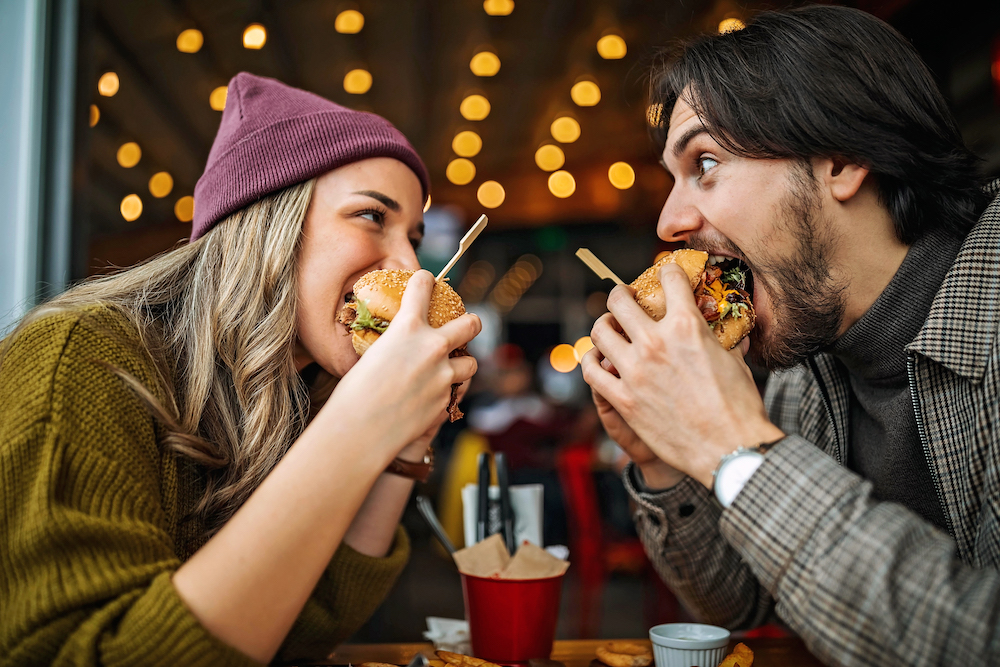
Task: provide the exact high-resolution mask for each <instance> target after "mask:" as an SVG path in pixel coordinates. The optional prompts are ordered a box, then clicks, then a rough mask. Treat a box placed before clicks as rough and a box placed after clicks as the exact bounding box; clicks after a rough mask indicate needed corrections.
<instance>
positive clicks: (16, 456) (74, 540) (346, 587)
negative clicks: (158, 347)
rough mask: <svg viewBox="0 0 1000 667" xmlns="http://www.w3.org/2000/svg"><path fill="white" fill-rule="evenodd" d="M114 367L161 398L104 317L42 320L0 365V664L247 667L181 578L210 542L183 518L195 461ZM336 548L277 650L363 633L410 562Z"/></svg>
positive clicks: (194, 488)
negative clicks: (162, 437) (176, 448)
mask: <svg viewBox="0 0 1000 667" xmlns="http://www.w3.org/2000/svg"><path fill="white" fill-rule="evenodd" d="M101 362H103V363H104V364H110V365H111V366H114V367H116V368H119V369H122V370H124V371H126V372H128V373H131V374H132V375H133V376H134V377H135V378H137V379H138V380H140V381H141V382H142V383H143V384H144V385H146V386H147V387H148V388H149V389H150V390H151V391H153V393H154V394H155V395H157V396H162V393H161V390H159V389H158V384H157V382H156V381H155V377H156V376H155V371H154V367H153V365H152V362H151V360H150V359H149V357H148V356H147V355H146V354H145V352H143V351H142V348H141V347H140V346H139V345H138V335H137V332H136V331H135V329H134V328H132V327H131V326H130V325H129V324H128V323H127V321H126V320H125V319H124V318H123V317H122V316H120V315H118V314H115V313H113V312H112V311H110V310H107V309H103V308H91V309H88V310H86V311H84V313H82V314H58V315H50V316H47V317H44V318H42V319H40V320H38V321H35V322H33V323H32V324H30V325H29V326H28V327H26V328H25V329H24V330H23V331H22V332H20V333H19V334H18V336H17V338H16V339H15V340H14V343H13V345H12V346H11V348H10V351H9V353H8V355H7V357H6V358H5V359H4V360H3V364H2V366H0V499H2V504H0V666H3V667H6V666H8V665H11V666H12V665H18V666H21V665H50V664H53V665H123V666H125V665H128V666H133V665H170V666H174V665H211V666H212V667H219V666H221V665H250V664H256V663H254V662H253V661H252V660H250V659H249V658H247V657H245V656H244V655H242V654H241V653H239V652H238V651H236V650H234V649H232V648H230V647H229V646H227V645H225V644H223V643H222V642H221V641H219V640H218V639H216V638H215V637H213V636H212V635H211V634H209V633H208V632H207V631H206V630H205V629H204V628H203V627H202V626H201V625H200V624H199V623H198V621H197V620H196V619H195V617H194V616H193V615H192V614H191V612H190V611H188V609H187V608H186V607H185V605H184V603H183V602H182V601H181V599H180V597H178V595H177V592H176V590H175V589H174V587H173V584H172V582H171V575H172V574H173V572H174V571H175V570H176V569H177V568H178V567H179V566H180V564H181V563H182V562H184V560H186V559H187V558H189V557H190V555H191V554H192V553H194V551H196V550H197V548H198V547H200V546H201V544H202V543H203V541H204V537H203V536H202V532H203V531H202V526H201V525H200V523H199V522H198V521H197V520H185V516H186V515H188V513H189V511H190V509H191V507H193V505H194V503H195V502H196V501H197V499H198V497H199V495H200V492H201V490H202V489H203V488H204V487H203V481H202V476H201V474H200V471H199V469H198V467H197V466H196V465H194V464H193V463H191V462H190V461H189V460H188V459H185V458H181V457H179V456H177V455H176V454H174V453H173V452H170V451H164V450H163V449H161V448H160V447H158V446H157V433H158V428H159V426H158V424H157V423H156V422H155V421H154V420H153V419H152V418H151V417H150V416H149V413H148V412H147V411H146V409H145V408H144V406H143V404H142V403H141V402H140V401H139V399H138V398H137V396H136V395H135V394H134V393H133V392H132V391H131V390H129V389H128V388H127V387H126V386H125V385H124V383H123V382H122V381H121V380H120V379H119V378H118V377H117V376H115V375H114V374H112V373H111V372H110V371H109V370H107V369H106V367H104V366H102V364H101ZM408 554H409V543H408V541H407V539H406V534H405V533H404V532H403V531H402V530H401V529H400V531H399V532H398V533H397V538H396V542H395V546H394V547H393V550H392V552H391V553H390V554H389V555H388V556H387V557H386V558H371V557H368V556H363V555H361V554H359V553H357V552H356V551H354V550H352V549H351V548H350V547H347V546H343V545H342V546H341V547H340V549H339V550H338V551H337V553H336V554H335V555H334V557H333V559H332V560H331V562H330V565H329V566H328V568H327V570H326V572H325V573H324V574H323V576H322V578H321V580H320V582H319V584H318V585H317V587H316V590H315V591H314V592H313V595H312V597H311V598H310V599H309V601H308V602H307V604H306V606H305V608H304V609H303V611H302V613H301V615H300V616H299V619H298V620H297V622H296V624H295V626H294V627H293V629H292V631H291V633H290V634H289V636H288V638H287V639H286V641H285V644H284V646H283V647H282V649H281V652H280V653H279V659H280V660H294V659H299V658H305V657H310V656H311V657H320V656H323V655H325V654H326V653H328V652H329V651H330V650H331V649H332V648H333V646H334V645H336V644H337V643H338V642H340V641H343V640H344V639H345V638H347V637H348V636H349V635H350V634H351V633H353V632H354V631H355V630H356V629H357V628H358V627H359V626H360V625H361V624H362V623H364V621H365V620H366V619H367V618H368V617H369V616H370V615H371V613H372V612H373V611H374V610H375V607H376V606H377V605H378V604H379V603H380V602H381V601H382V600H383V598H384V597H385V595H386V594H387V593H388V591H389V589H390V588H391V586H392V585H393V583H394V582H395V580H396V578H397V576H398V575H399V573H400V571H401V570H402V568H403V566H404V564H405V563H406V560H407V557H408Z"/></svg>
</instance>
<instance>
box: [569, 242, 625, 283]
mask: <svg viewBox="0 0 1000 667" xmlns="http://www.w3.org/2000/svg"><path fill="white" fill-rule="evenodd" d="M576 256H577V257H579V258H580V259H581V260H582V261H583V263H584V264H586V265H587V266H589V267H590V270H591V271H593V272H594V273H596V274H597V277H598V278H601V279H602V280H604V279H611V280H613V281H615V283H616V284H618V285H624V284H625V283H624V282H623V281H622V279H621V278H619V277H618V276H616V275H615V272H614V271H612V270H611V269H609V268H608V267H607V265H606V264H605V263H604V262H602V261H601V260H599V259H597V257H596V256H595V255H594V253H592V252H590V251H589V250H587V249H586V248H580V249H579V250H577V251H576Z"/></svg>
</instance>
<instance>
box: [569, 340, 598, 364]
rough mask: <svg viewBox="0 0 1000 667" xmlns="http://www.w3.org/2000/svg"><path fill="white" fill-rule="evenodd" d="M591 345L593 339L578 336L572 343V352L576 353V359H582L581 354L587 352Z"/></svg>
mask: <svg viewBox="0 0 1000 667" xmlns="http://www.w3.org/2000/svg"><path fill="white" fill-rule="evenodd" d="M593 347H594V341H592V340H590V336H584V337H583V338H578V339H577V341H576V342H575V343H573V352H574V353H575V354H576V360H577V361H583V355H585V354H587V352H589V351H590V349H591V348H593Z"/></svg>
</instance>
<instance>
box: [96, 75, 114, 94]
mask: <svg viewBox="0 0 1000 667" xmlns="http://www.w3.org/2000/svg"><path fill="white" fill-rule="evenodd" d="M118 85H119V82H118V75H117V74H115V73H114V72H105V73H104V74H102V75H101V78H100V79H98V80H97V92H98V93H100V94H101V95H103V96H104V97H114V96H115V93H117V92H118Z"/></svg>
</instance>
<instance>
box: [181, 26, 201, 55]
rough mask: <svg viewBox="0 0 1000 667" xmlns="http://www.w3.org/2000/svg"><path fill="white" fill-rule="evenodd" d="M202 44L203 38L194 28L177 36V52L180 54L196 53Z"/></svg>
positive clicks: (199, 31)
mask: <svg viewBox="0 0 1000 667" xmlns="http://www.w3.org/2000/svg"><path fill="white" fill-rule="evenodd" d="M204 43H205V36H204V35H202V34H201V30H196V29H195V28H188V29H187V30H185V31H184V32H182V33H181V34H179V35H177V50H178V51H180V52H181V53H198V52H199V51H201V47H202V45H203V44H204Z"/></svg>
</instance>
